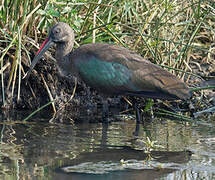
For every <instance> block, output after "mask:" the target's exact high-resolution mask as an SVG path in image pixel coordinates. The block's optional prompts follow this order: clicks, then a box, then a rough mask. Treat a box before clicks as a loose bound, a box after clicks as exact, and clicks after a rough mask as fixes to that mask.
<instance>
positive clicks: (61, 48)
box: [55, 41, 74, 61]
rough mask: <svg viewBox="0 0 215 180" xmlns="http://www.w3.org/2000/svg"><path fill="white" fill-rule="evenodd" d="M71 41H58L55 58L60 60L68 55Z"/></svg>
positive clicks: (70, 49) (71, 45) (71, 46)
mask: <svg viewBox="0 0 215 180" xmlns="http://www.w3.org/2000/svg"><path fill="white" fill-rule="evenodd" d="M73 44H74V42H73V41H67V42H63V43H58V44H57V47H56V54H55V56H56V59H57V60H58V61H61V60H62V59H63V58H64V57H65V56H68V54H70V53H71V52H72V48H73Z"/></svg>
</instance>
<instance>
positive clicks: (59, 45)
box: [24, 22, 191, 122]
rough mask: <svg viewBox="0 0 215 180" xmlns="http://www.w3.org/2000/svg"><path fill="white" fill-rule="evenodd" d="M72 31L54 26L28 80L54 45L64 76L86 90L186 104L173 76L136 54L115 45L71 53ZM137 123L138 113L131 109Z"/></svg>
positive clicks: (105, 108)
mask: <svg viewBox="0 0 215 180" xmlns="http://www.w3.org/2000/svg"><path fill="white" fill-rule="evenodd" d="M74 41H75V35H74V31H73V29H72V28H71V27H70V26H69V25H68V24H67V23H64V22H58V23H57V24H55V25H54V26H53V27H52V28H51V30H50V32H49V35H48V38H46V40H45V42H44V43H43V44H42V46H41V47H40V49H39V50H38V51H37V53H36V55H35V57H34V59H33V61H32V63H31V65H30V68H29V70H28V71H27V73H26V74H25V76H24V78H25V77H26V76H29V74H30V72H31V71H32V70H33V68H34V66H35V65H36V64H37V62H38V61H39V59H40V58H41V56H42V55H43V54H44V53H45V52H46V51H47V50H48V49H49V48H50V47H51V46H53V45H54V44H56V51H55V58H56V61H57V65H58V67H59V69H60V71H61V72H62V74H63V75H64V76H75V77H76V78H77V79H78V80H81V81H83V82H84V83H85V84H86V85H87V86H89V87H91V88H93V89H95V90H96V91H97V92H100V93H101V94H104V95H105V96H115V95H122V96H132V97H135V96H136V97H143V98H152V99H164V100H189V99H190V98H191V91H190V90H189V88H188V86H187V85H186V84H185V83H184V82H183V81H182V80H180V79H178V78H177V77H176V76H175V75H173V74H172V73H170V72H168V71H167V70H165V69H163V68H161V67H160V66H158V65H156V64H153V63H152V62H150V61H149V60H147V59H145V58H143V57H142V56H140V55H138V54H137V53H135V52H133V51H131V50H129V49H127V48H125V47H121V46H118V45H114V44H108V43H89V44H84V45H81V46H80V47H78V48H76V49H73V46H74ZM134 109H135V112H136V121H137V122H140V112H139V109H138V107H137V105H134ZM107 114H108V105H107V103H104V104H103V111H102V117H103V119H104V121H106V119H107V118H106V117H107V116H108V115H107Z"/></svg>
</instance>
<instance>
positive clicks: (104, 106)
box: [101, 97, 109, 123]
mask: <svg viewBox="0 0 215 180" xmlns="http://www.w3.org/2000/svg"><path fill="white" fill-rule="evenodd" d="M101 101H102V121H103V122H105V123H107V122H108V117H109V106H108V101H107V98H104V97H102V98H101Z"/></svg>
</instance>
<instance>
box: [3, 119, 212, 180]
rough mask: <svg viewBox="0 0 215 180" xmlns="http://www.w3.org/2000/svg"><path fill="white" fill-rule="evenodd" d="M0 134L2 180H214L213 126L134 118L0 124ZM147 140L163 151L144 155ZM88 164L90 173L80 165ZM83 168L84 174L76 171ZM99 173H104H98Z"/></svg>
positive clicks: (158, 150) (154, 149) (157, 149)
mask: <svg viewBox="0 0 215 180" xmlns="http://www.w3.org/2000/svg"><path fill="white" fill-rule="evenodd" d="M0 132H1V134H0V137H1V139H0V165H1V166H0V179H83V178H87V179H124V180H125V179H131V177H132V179H173V177H174V178H176V179H198V178H197V177H200V178H205V177H207V178H208V177H210V178H212V179H213V178H214V176H215V175H214V171H215V162H214V160H215V154H214V153H213V152H214V148H215V141H214V135H215V133H214V130H213V126H203V125H198V126H197V125H189V124H182V123H175V122H173V121H168V120H160V119H155V121H154V122H153V123H150V124H145V125H144V126H143V125H140V126H139V127H138V126H136V124H135V122H134V121H132V120H127V121H121V122H115V123H112V124H110V125H109V126H108V125H105V124H100V123H77V124H75V126H73V125H70V124H50V123H44V122H41V121H40V119H35V120H34V122H31V123H26V124H13V123H11V122H10V121H8V122H7V123H5V122H4V123H3V121H2V124H1V125H0ZM147 137H149V138H150V139H151V140H152V141H156V144H159V145H161V146H162V147H161V146H156V147H155V148H153V150H152V151H151V152H150V153H145V152H144V150H145V147H144V146H145V144H144V143H140V142H141V141H142V140H143V141H146V140H147ZM139 140H141V141H139ZM191 152H192V153H193V154H192V153H191ZM122 159H123V160H124V162H123V163H122V162H121V160H122ZM87 162H88V163H89V164H87V166H88V167H90V169H91V170H93V172H91V171H89V169H86V166H83V165H86V163H87ZM74 167H75V168H76V169H75V168H74ZM77 167H78V168H77ZM79 167H81V168H79ZM96 167H97V168H96ZM98 167H102V169H99V168H98ZM63 168H64V169H63ZM65 168H67V170H65ZM84 168H85V169H86V171H82V173H74V172H80V171H78V170H83V169H84ZM105 168H109V169H108V170H107V169H105ZM71 170H72V171H71ZM102 170H103V171H104V173H100V174H99V173H96V172H97V171H102ZM67 171H69V173H68V172H67ZM86 172H88V173H86Z"/></svg>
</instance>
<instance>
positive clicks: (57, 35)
mask: <svg viewBox="0 0 215 180" xmlns="http://www.w3.org/2000/svg"><path fill="white" fill-rule="evenodd" d="M69 41H72V45H73V42H74V32H73V30H72V28H71V27H70V26H69V25H68V24H66V23H64V22H59V23H57V24H55V25H54V26H53V27H52V28H51V30H50V33H49V36H48V38H46V40H45V41H44V42H43V44H42V46H41V47H40V49H39V50H38V51H37V53H36V56H35V57H34V59H33V61H32V63H31V66H30V69H29V70H28V72H27V73H26V74H25V76H24V77H23V79H24V78H25V77H26V76H29V74H30V72H31V71H32V69H33V68H34V66H35V65H36V64H37V62H38V61H39V59H40V58H41V56H42V55H43V54H44V53H45V52H46V51H47V50H48V49H49V48H50V47H51V46H52V45H53V44H62V43H67V42H69Z"/></svg>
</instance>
